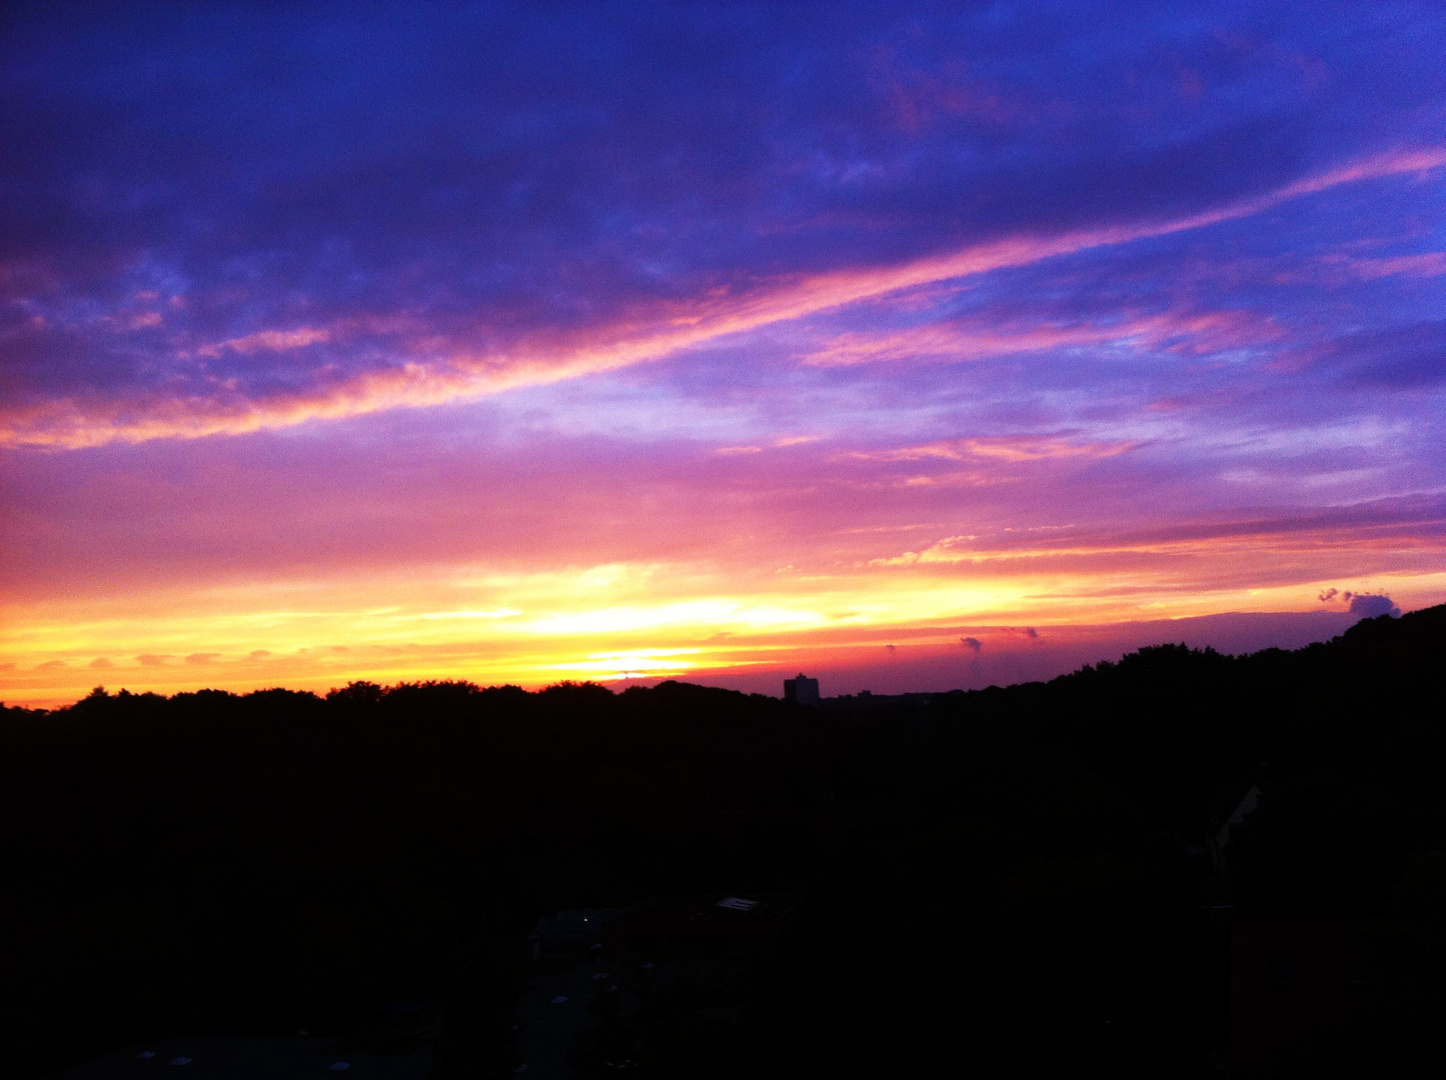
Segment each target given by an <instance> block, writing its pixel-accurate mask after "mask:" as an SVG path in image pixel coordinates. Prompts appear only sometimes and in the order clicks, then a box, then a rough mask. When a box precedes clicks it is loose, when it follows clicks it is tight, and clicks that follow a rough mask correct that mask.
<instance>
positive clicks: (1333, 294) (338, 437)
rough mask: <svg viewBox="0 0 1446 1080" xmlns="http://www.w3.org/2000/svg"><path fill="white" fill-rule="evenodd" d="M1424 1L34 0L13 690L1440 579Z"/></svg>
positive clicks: (1031, 628) (578, 671) (1312, 596)
mask: <svg viewBox="0 0 1446 1080" xmlns="http://www.w3.org/2000/svg"><path fill="white" fill-rule="evenodd" d="M1443 39H1446V13H1443V11H1442V10H1441V8H1440V6H1439V5H1434V4H1426V3H1409V2H1407V3H1400V4H1390V5H1360V4H1335V3H1310V4H1304V3H1281V4H1275V5H1269V6H1262V5H1259V4H1246V3H1239V2H1236V3H1223V4H1219V5H1211V6H1209V7H1208V8H1205V7H1200V8H1183V9H1182V8H1181V7H1180V6H1179V5H1170V4H1135V3H1110V4H1061V5H1030V6H1028V7H1024V6H1016V5H1010V4H1004V3H988V4H959V3H952V4H922V3H909V2H904V3H896V4H890V5H877V4H850V3H834V4H827V5H811V4H787V5H774V6H768V5H764V6H746V7H739V6H733V5H723V6H716V7H703V8H698V7H689V6H674V5H670V4H630V5H613V4H597V3H592V4H572V5H568V4H559V5H548V6H547V7H545V8H526V7H523V8H517V7H513V6H502V5H475V6H471V5H469V6H461V5H439V6H435V7H426V8H418V7H416V6H414V5H400V4H380V5H375V6H368V7H367V8H365V9H364V10H362V9H358V8H356V7H355V6H354V5H345V4H319V5H307V6H305V7H277V6H275V5H262V4H245V3H243V4H239V5H229V6H225V7H220V6H211V5H199V6H194V7H185V6H177V5H172V4H144V3H140V4H129V5H124V6H123V7H119V8H109V7H93V8H80V9H73V8H69V7H65V8H59V7H55V6H53V5H43V4H17V5H12V6H11V7H10V8H9V9H8V11H7V28H6V32H5V34H4V35H0V131H3V133H4V134H3V136H0V138H3V145H4V146H5V148H6V150H7V153H6V154H5V155H4V159H3V161H0V311H3V323H0V371H3V379H0V566H3V571H0V574H3V584H4V595H3V599H0V700H4V701H6V702H9V703H12V704H37V705H51V704H60V703H63V702H67V701H72V700H75V699H76V698H77V697H80V696H82V695H83V694H84V693H85V692H86V691H87V690H88V689H89V688H90V687H91V686H94V685H96V684H104V685H106V686H109V687H111V688H112V689H118V688H120V687H122V686H124V687H127V688H129V689H131V690H132V691H143V690H156V691H159V692H163V693H172V692H176V691H180V690H190V689H198V688H201V687H219V688H228V689H235V690H247V689H253V688H258V687H265V686H274V685H286V686H293V687H297V688H308V689H321V690H324V689H326V688H327V687H329V686H337V685H342V684H344V683H346V682H348V681H351V680H356V679H368V680H373V681H377V682H383V683H391V682H396V681H401V680H423V679H445V678H458V679H468V680H472V681H476V682H479V683H482V684H493V683H516V684H519V685H523V686H526V687H529V688H532V687H537V686H542V685H546V684H548V683H553V682H557V681H560V680H568V679H571V680H584V679H595V680H600V681H603V682H607V683H610V684H612V685H615V686H625V685H628V684H629V683H630V682H635V681H638V680H644V681H648V682H653V681H656V680H658V679H663V678H682V679H689V680H693V681H699V682H706V683H711V684H715V685H724V686H732V687H736V688H740V689H749V690H756V691H760V692H765V693H770V694H778V693H779V692H780V691H779V683H780V680H782V679H784V678H790V677H792V676H793V674H794V673H795V672H797V671H799V670H803V671H807V672H809V674H810V675H816V676H818V677H820V678H821V679H823V680H824V685H825V686H826V687H827V688H828V692H829V695H830V696H832V695H834V694H842V693H854V692H857V691H858V690H860V689H864V688H869V689H872V690H874V691H875V692H879V693H889V692H900V691H903V690H911V689H917V690H947V689H952V688H955V687H965V688H967V687H972V686H983V685H987V684H989V683H991V682H998V683H1003V682H1009V681H1017V680H1018V679H1024V678H1045V677H1049V676H1050V675H1052V674H1058V673H1060V672H1062V671H1066V670H1070V669H1071V668H1072V667H1075V666H1078V665H1079V664H1081V663H1085V662H1090V661H1093V660H1095V659H1100V658H1110V657H1112V656H1117V655H1119V653H1120V652H1121V651H1123V650H1125V649H1129V648H1134V647H1138V646H1139V645H1143V644H1151V643H1154V642H1158V641H1161V640H1187V641H1189V643H1190V644H1193V645H1201V646H1203V645H1213V646H1215V647H1217V648H1221V649H1225V650H1227V651H1239V650H1243V649H1253V648H1261V647H1265V646H1268V645H1272V644H1279V645H1283V646H1293V645H1299V644H1303V643H1304V642H1305V641H1309V640H1312V639H1314V638H1317V637H1329V636H1331V635H1332V634H1334V633H1339V632H1340V631H1341V630H1342V629H1344V627H1345V626H1347V625H1349V624H1350V623H1351V622H1353V621H1354V620H1356V619H1358V618H1360V617H1362V616H1364V615H1371V614H1379V613H1383V612H1388V611H1391V610H1401V609H1405V610H1413V609H1416V608H1420V607H1424V606H1427V605H1430V604H1435V603H1440V602H1442V601H1446V569H1443V567H1446V563H1443V554H1446V543H1443V522H1446V494H1443V492H1446V460H1443V455H1442V454H1441V453H1440V449H1439V448H1440V447H1441V446H1442V445H1446V437H1443V436H1446V432H1443V422H1442V421H1443V408H1442V400H1443V399H1442V390H1443V386H1446V361H1443V356H1446V321H1443V319H1442V317H1441V311H1442V310H1443V302H1446V236H1443V216H1446V211H1443V207H1446V199H1443V197H1442V196H1443V178H1446V133H1443V126H1442V120H1443V118H1446V71H1443V68H1442V65H1441V63H1440V51H1441V50H1440V43H1441V41H1442V40H1443Z"/></svg>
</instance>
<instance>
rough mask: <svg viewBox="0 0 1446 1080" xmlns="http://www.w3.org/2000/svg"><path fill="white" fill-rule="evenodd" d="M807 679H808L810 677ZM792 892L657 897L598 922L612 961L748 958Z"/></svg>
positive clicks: (780, 918) (779, 926) (779, 918)
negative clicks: (762, 894)
mask: <svg viewBox="0 0 1446 1080" xmlns="http://www.w3.org/2000/svg"><path fill="white" fill-rule="evenodd" d="M810 681H811V680H810ZM798 904H799V900H798V898H797V897H796V896H778V895H765V896H748V897H743V896H717V895H714V896H662V897H658V898H657V899H655V900H649V901H648V902H647V903H645V904H640V905H638V906H637V907H635V908H633V909H632V910H631V911H627V912H625V913H623V914H622V915H619V916H618V917H617V918H615V919H609V920H608V921H607V922H605V923H604V924H603V929H602V944H603V948H602V952H603V955H604V956H607V957H608V958H609V959H614V960H632V961H645V960H646V961H652V960H678V961H697V960H717V961H740V960H750V959H752V958H753V957H755V956H757V955H758V953H759V952H760V951H762V950H763V949H766V948H767V947H769V946H771V945H772V944H773V943H774V942H775V941H777V940H778V937H779V935H780V934H781V933H782V931H783V928H784V927H785V926H786V925H787V923H788V922H789V920H790V919H792V918H793V916H794V913H795V912H796V911H797V909H798Z"/></svg>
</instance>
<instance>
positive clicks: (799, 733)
mask: <svg viewBox="0 0 1446 1080" xmlns="http://www.w3.org/2000/svg"><path fill="white" fill-rule="evenodd" d="M1443 658H1446V607H1443V608H1433V609H1429V610H1426V611H1421V612H1416V613H1413V614H1409V615H1406V616H1404V617H1403V618H1401V619H1399V620H1392V619H1389V618H1382V619H1376V620H1369V621H1366V622H1363V623H1361V624H1359V625H1357V626H1356V627H1354V628H1353V629H1352V630H1351V631H1349V632H1348V633H1347V634H1346V635H1344V636H1343V637H1342V638H1338V639H1336V640H1335V641H1333V642H1330V643H1326V644H1322V645H1316V646H1312V647H1310V648H1308V649H1304V650H1301V651H1298V652H1294V653H1283V652H1279V651H1269V652H1264V653H1258V654H1255V655H1252V656H1248V657H1241V658H1230V657H1225V656H1220V655H1217V654H1214V653H1211V652H1192V651H1189V650H1187V649H1185V648H1184V647H1174V646H1161V647H1159V648H1155V649H1147V650H1142V651H1141V652H1139V653H1136V654H1132V655H1130V656H1127V657H1126V658H1125V659H1124V660H1123V661H1122V662H1121V663H1120V664H1117V665H1109V664H1102V665H1100V666H1099V667H1097V668H1086V669H1084V670H1082V671H1080V672H1078V673H1076V674H1073V675H1070V676H1066V677H1064V678H1060V679H1056V680H1054V681H1053V682H1051V683H1048V684H1031V685H1025V686H1016V687H1010V688H1008V689H1004V690H999V689H990V690H987V691H982V692H975V693H967V694H965V693H954V694H943V695H934V696H932V697H924V696H919V697H914V698H910V699H904V700H892V701H880V702H874V703H867V704H865V703H861V702H860V701H859V699H850V700H836V701H833V702H827V701H826V702H825V703H824V707H823V708H821V709H818V710H807V709H798V708H795V707H792V706H787V705H785V704H783V703H782V702H780V701H778V700H775V699H772V698H763V697H758V696H752V697H750V696H744V695H741V694H737V693H733V692H729V691H722V690H712V689H705V688H701V687H697V686H690V685H686V684H679V683H665V684H663V685H661V686H659V687H657V688H655V689H652V690H644V689H632V690H629V691H627V692H626V693H623V694H620V695H614V694H612V693H610V692H609V691H607V690H606V689H603V688H599V687H595V686H559V687H554V688H551V689H549V690H545V691H542V692H540V693H536V694H529V693H524V692H522V691H520V690H517V689H515V688H505V687H504V688H493V689H486V690H479V689H478V688H476V687H473V686H470V685H466V684H450V683H443V684H429V685H423V686H399V687H395V688H392V689H390V690H386V691H383V690H381V689H380V688H377V687H374V686H369V685H353V686H351V687H348V688H347V689H345V690H341V691H337V692H333V693H332V694H330V695H328V696H327V697H326V698H325V699H320V698H317V697H315V696H313V695H310V694H302V693H292V692H289V691H285V690H271V691H263V692H259V693H254V694H250V695H246V696H244V697H237V696H233V695H229V694H224V693H219V692H203V693H199V694H182V695H178V696H176V697H174V698H171V699H163V698H159V697H155V696H151V695H141V696H135V695H125V694H121V695H109V696H107V695H104V694H96V695H93V696H92V697H90V698H87V699H86V700H85V701H83V702H80V703H79V704H77V705H75V706H73V707H71V708H69V709H65V710H60V711H57V712H52V713H49V714H44V713H36V712H27V711H24V710H19V709H8V710H5V711H4V714H3V716H0V867H3V877H0V903H3V910H0V970H3V972H4V976H3V979H4V993H5V1000H4V1001H3V1002H0V1023H3V1025H4V1028H5V1030H4V1032H3V1039H0V1052H3V1054H4V1056H5V1064H4V1071H5V1073H6V1075H14V1076H19V1077H25V1076H44V1075H48V1074H50V1073H52V1072H54V1071H56V1070H59V1069H62V1068H64V1067H66V1066H69V1065H72V1064H74V1063H76V1062H79V1061H82V1060H85V1059H87V1058H91V1057H94V1056H97V1055H100V1054H102V1053H106V1052H110V1051H114V1050H116V1049H117V1048H120V1047H126V1046H129V1045H131V1044H133V1043H137V1042H138V1041H139V1040H144V1039H153V1040H161V1039H166V1038H175V1037H179V1036H186V1035H204V1034H212V1035H219V1034H229V1035H245V1036H257V1037H260V1036H286V1037H294V1036H295V1035H296V1034H297V1032H298V1031H305V1032H307V1033H309V1034H310V1035H311V1036H312V1037H313V1038H326V1039H331V1040H333V1042H332V1044H330V1045H333V1046H345V1045H353V1046H361V1045H362V1044H363V1043H366V1041H367V1040H368V1039H372V1040H373V1041H375V1039H376V1038H378V1037H381V1036H378V1035H377V1031H378V1030H379V1029H378V1028H377V1025H376V1023H375V1017H376V1016H377V1015H379V1013H378V1010H379V1009H380V1010H382V1011H383V1012H384V1011H385V1010H386V1009H387V1008H391V1007H393V1006H391V1005H389V1004H388V1003H394V1002H400V1001H414V1002H425V1003H428V1004H427V1008H428V1009H429V1010H431V1011H432V1013H435V1015H436V1017H437V1018H438V1019H439V1021H440V1028H439V1029H437V1030H436V1031H435V1032H433V1034H435V1038H436V1041H435V1044H434V1045H433V1047H432V1053H433V1064H432V1066H431V1067H432V1069H433V1070H434V1075H437V1076H441V1077H448V1076H478V1077H480V1076H502V1075H513V1072H512V1070H513V1069H514V1068H515V1067H516V1066H517V1065H518V1064H519V1063H520V1061H521V1058H520V1056H519V1055H520V1053H521V1051H520V1049H519V1039H518V1036H517V1035H516V1033H514V1032H513V1031H512V1025H513V1023H515V1022H516V1015H517V1010H518V1008H519V1004H518V1003H519V995H520V994H521V993H522V992H523V987H524V984H525V983H526V982H527V980H528V979H529V978H530V977H531V978H535V977H536V970H537V969H536V968H535V967H534V966H533V962H532V960H531V957H530V953H529V946H528V942H527V938H528V934H529V932H530V931H531V930H532V927H533V925H534V923H535V922H536V920H537V919H538V917H539V916H542V915H547V914H550V913H552V912H554V911H557V910H558V909H566V908H580V907H596V908H626V907H628V906H630V905H634V904H637V903H639V902H640V901H643V900H646V899H647V898H649V897H655V896H661V895H675V894H696V895H711V894H718V895H724V894H732V895H747V894H749V893H750V892H751V893H757V894H779V895H790V896H797V897H799V898H801V900H802V903H801V906H800V907H799V910H798V915H797V917H796V918H794V919H793V921H792V923H791V926H790V929H789V932H788V933H787V934H786V935H785V936H784V937H783V939H782V942H781V944H780V945H778V946H777V947H776V948H773V949H771V950H770V951H768V952H767V953H766V954H764V955H762V957H761V958H760V959H758V960H757V961H756V962H754V963H753V964H752V965H751V966H750V967H749V968H748V969H747V971H746V973H745V974H744V976H743V982H742V984H739V985H735V986H733V987H732V988H731V989H730V991H729V1000H728V1002H725V1003H724V1004H726V1005H727V1006H728V1007H727V1008H717V1007H708V1008H704V1007H702V1006H707V1005H709V1004H710V1003H708V1002H704V1001H699V1002H697V1004H698V1005H699V1006H700V1007H699V1008H686V1007H674V1008H671V1009H666V1010H662V1011H658V1012H655V1013H650V1014H649V1017H648V1019H647V1020H646V1022H641V1021H639V1020H638V1019H637V1017H636V1016H634V1017H631V1018H629V1017H613V1018H611V1019H606V1020H605V1022H604V1021H603V1020H600V1021H599V1022H598V1023H597V1025H595V1026H594V1027H593V1030H591V1031H590V1032H589V1033H588V1034H586V1035H585V1036H584V1037H581V1038H580V1039H579V1040H578V1041H577V1045H576V1046H575V1047H574V1049H573V1053H572V1059H571V1060H572V1068H573V1069H574V1070H576V1071H577V1072H578V1073H579V1074H580V1075H584V1076H588V1075H596V1076H604V1075H629V1076H646V1077H669V1078H689V1077H700V1078H705V1077H715V1076H716V1077H725V1076H726V1077H736V1076H744V1075H746V1076H751V1077H774V1076H777V1077H800V1076H835V1077H838V1076H863V1075H869V1076H885V1077H893V1076H899V1077H904V1076H912V1075H926V1074H935V1075H942V1074H940V1073H938V1071H937V1070H938V1069H939V1068H940V1067H943V1068H945V1069H946V1070H947V1074H951V1075H963V1074H965V1073H969V1074H973V1075H979V1076H1012V1075H1018V1076H1061V1075H1076V1076H1077V1075H1095V1074H1101V1075H1112V1076H1130V1075H1137V1076H1181V1077H1190V1076H1201V1077H1203V1076H1211V1075H1218V1071H1217V1070H1218V1068H1219V1067H1220V1066H1222V1065H1224V1064H1225V1062H1226V1055H1227V1052H1228V1040H1229V1035H1228V1030H1227V1029H1228V1023H1227V1018H1228V1000H1229V992H1228V963H1227V956H1228V941H1229V934H1230V927H1231V925H1232V924H1234V925H1236V926H1237V927H1239V926H1241V925H1244V924H1246V923H1249V924H1250V925H1252V926H1257V927H1258V926H1260V925H1271V926H1273V925H1277V924H1279V925H1287V926H1309V925H1315V926H1327V927H1337V928H1339V927H1345V928H1348V930H1349V933H1350V934H1351V935H1352V940H1353V941H1354V942H1355V943H1356V945H1354V946H1353V947H1357V946H1358V947H1359V949H1360V950H1363V951H1362V952H1361V953H1360V955H1362V956H1366V957H1368V964H1367V966H1361V967H1359V969H1358V968H1356V967H1353V968H1352V969H1351V972H1350V979H1349V982H1350V986H1351V987H1352V993H1353V994H1355V995H1356V996H1355V997H1354V998H1353V999H1352V1003H1351V1007H1350V1010H1349V1014H1348V1016H1347V1017H1346V1019H1345V1020H1343V1021H1335V1022H1332V1023H1330V1024H1323V1025H1315V1026H1314V1027H1312V1026H1311V1025H1310V1024H1306V1025H1305V1026H1304V1027H1301V1028H1300V1029H1299V1032H1297V1034H1295V1035H1292V1038H1293V1039H1294V1042H1293V1043H1292V1044H1291V1045H1290V1046H1289V1047H1286V1048H1284V1049H1281V1048H1280V1047H1275V1048H1274V1049H1271V1051H1270V1052H1272V1053H1276V1054H1277V1055H1283V1056H1279V1061H1280V1063H1281V1070H1283V1071H1280V1070H1278V1071H1277V1073H1276V1074H1277V1075H1297V1076H1380V1075H1392V1074H1395V1075H1403V1074H1405V1072H1407V1071H1413V1070H1415V1069H1418V1068H1420V1067H1421V1066H1422V1063H1423V1062H1424V1061H1427V1060H1428V1059H1429V1058H1430V1056H1431V1055H1432V1054H1438V1055H1439V1053H1440V1051H1439V1050H1438V1049H1437V1048H1436V1046H1435V1044H1436V1042H1437V1041H1438V1040H1437V1038H1436V1029H1437V1027H1438V1020H1437V1018H1439V1016H1441V1015H1443V1013H1442V1009H1443V1006H1446V983H1443V982H1442V980H1441V979H1440V977H1439V972H1440V971H1441V970H1443V968H1446V921H1443V919H1442V915H1443V913H1446V792H1443V786H1442V782H1441V772H1442V764H1443V762H1446V728H1443V712H1446V710H1443V708H1442V695H1441V690H1442V680H1441V676H1442V672H1443V670H1446V663H1443ZM1252 786H1256V787H1258V788H1259V790H1260V791H1261V792H1262V794H1261V796H1260V798H1259V806H1258V809H1256V810H1255V811H1254V812H1253V813H1252V814H1250V816H1249V817H1248V819H1247V821H1246V823H1245V824H1244V825H1237V826H1235V827H1233V828H1232V829H1231V831H1230V833H1229V835H1228V843H1227V844H1226V846H1225V847H1223V848H1219V847H1218V844H1215V843H1212V839H1216V840H1218V837H1219V835H1220V834H1219V830H1220V827H1221V824H1222V822H1223V820H1224V819H1225V818H1226V817H1228V816H1229V814H1230V813H1231V811H1232V810H1233V809H1234V808H1235V807H1236V805H1237V804H1238V802H1239V800H1240V798H1241V796H1242V795H1243V794H1244V793H1245V792H1247V791H1248V790H1249V788H1251V787H1252ZM1270 932H1271V933H1274V931H1270ZM1331 932H1332V933H1335V932H1336V931H1331ZM1272 962H1274V961H1272ZM1352 963H1354V961H1352ZM555 966H556V967H557V970H558V974H557V975H556V976H555V977H556V978H567V977H570V976H567V975H566V973H565V971H563V969H564V968H566V966H567V965H566V964H565V963H563V964H560V965H555ZM1271 970H1273V971H1274V972H1275V974H1274V976H1273V978H1274V979H1275V982H1276V984H1277V990H1278V991H1279V994H1281V995H1287V994H1290V993H1293V992H1295V991H1294V989H1293V985H1292V983H1291V978H1292V976H1291V974H1290V971H1289V970H1287V969H1285V968H1281V967H1279V966H1278V964H1277V967H1276V968H1274V969H1271ZM1282 972H1285V974H1284V975H1282V974H1281V973H1282ZM545 977H546V978H552V977H554V976H550V975H549V976H545ZM1282 980H1283V981H1282ZM537 985H540V984H538V983H536V982H534V984H533V986H534V989H533V990H532V991H530V992H533V993H536V992H537V991H536V986H537ZM1275 992H1276V991H1268V993H1275ZM1262 993H1267V991H1262ZM679 1000H682V999H679ZM675 1004H676V1002H675ZM711 1004H713V1005H717V1004H718V1003H716V1002H714V1003H711ZM602 1011H603V1012H604V1013H606V1012H607V1010H602ZM429 1015H431V1013H429ZM1247 1019H1248V1018H1247ZM1244 1022H1245V1021H1241V1020H1240V1019H1239V1018H1237V1027H1239V1026H1240V1025H1241V1024H1242V1023H1244ZM1300 1032H1305V1034H1300ZM384 1034H385V1032H383V1035H384ZM431 1037H432V1034H428V1035H427V1038H428V1039H430V1038H431ZM338 1040H339V1041H338ZM346 1040H351V1043H350V1044H348V1043H347V1042H346ZM167 1045H169V1044H167ZM365 1049H368V1050H369V1051H370V1050H377V1049H380V1050H381V1051H385V1050H386V1047H380V1048H378V1047H376V1046H369V1047H365ZM358 1052H361V1051H360V1050H359V1051H358ZM926 1069H927V1070H928V1072H927V1073H926V1071H925V1070H926ZM171 1071H172V1072H174V1071H175V1070H171ZM1240 1071H1241V1070H1240V1069H1237V1070H1236V1072H1237V1073H1239V1072H1240ZM167 1075H170V1073H167Z"/></svg>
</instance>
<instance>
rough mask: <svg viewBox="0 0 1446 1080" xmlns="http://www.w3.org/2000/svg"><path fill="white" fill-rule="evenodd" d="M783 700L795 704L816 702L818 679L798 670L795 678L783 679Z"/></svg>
mask: <svg viewBox="0 0 1446 1080" xmlns="http://www.w3.org/2000/svg"><path fill="white" fill-rule="evenodd" d="M783 700H784V701H791V702H793V703H794V704H795V705H817V704H818V680H817V679H810V678H809V677H808V676H807V675H805V674H803V673H802V672H799V674H798V678H796V679H784V680H783Z"/></svg>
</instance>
